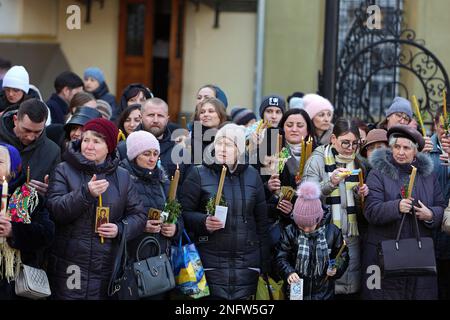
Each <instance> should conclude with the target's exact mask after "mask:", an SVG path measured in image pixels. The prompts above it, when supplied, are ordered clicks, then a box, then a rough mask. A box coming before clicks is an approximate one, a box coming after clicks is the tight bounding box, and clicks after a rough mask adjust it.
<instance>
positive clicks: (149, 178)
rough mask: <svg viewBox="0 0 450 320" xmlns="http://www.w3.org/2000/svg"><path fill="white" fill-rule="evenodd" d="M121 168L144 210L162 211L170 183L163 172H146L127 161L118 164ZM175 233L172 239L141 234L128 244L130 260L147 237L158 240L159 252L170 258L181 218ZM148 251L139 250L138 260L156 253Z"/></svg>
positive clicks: (158, 170) (178, 233) (177, 236)
mask: <svg viewBox="0 0 450 320" xmlns="http://www.w3.org/2000/svg"><path fill="white" fill-rule="evenodd" d="M120 165H121V166H122V167H123V168H125V169H127V170H128V172H129V173H130V174H131V177H132V179H133V181H134V185H135V186H136V191H137V193H138V195H139V197H140V199H141V200H142V202H143V205H144V210H145V212H147V213H148V211H149V209H150V208H154V209H158V210H161V211H162V210H163V209H164V205H165V203H166V199H167V197H168V194H169V187H170V182H169V179H167V176H166V173H165V172H164V170H161V169H159V168H158V167H156V168H155V169H154V170H148V169H143V168H140V167H138V166H137V165H136V164H135V163H133V162H129V161H128V160H127V159H124V160H122V162H121V164H120ZM176 227H177V231H176V232H175V235H174V236H173V237H172V238H170V239H169V238H166V237H164V236H163V235H162V234H160V233H146V232H144V233H142V234H141V235H140V236H138V237H137V238H136V239H133V240H132V241H130V242H129V243H128V253H129V255H130V256H131V258H134V257H136V250H137V247H138V245H139V243H140V242H141V240H142V239H143V238H145V237H147V236H149V235H151V236H153V237H155V238H156V239H158V242H159V245H160V246H161V252H162V253H166V254H167V256H168V257H169V258H170V247H171V245H172V244H173V243H172V241H175V242H176V241H177V240H179V237H180V235H181V232H182V231H183V218H182V217H180V218H179V219H178V221H177V223H176ZM146 249H149V250H141V255H140V258H141V259H142V258H147V257H149V256H153V255H155V254H156V253H155V252H154V251H153V250H151V248H146Z"/></svg>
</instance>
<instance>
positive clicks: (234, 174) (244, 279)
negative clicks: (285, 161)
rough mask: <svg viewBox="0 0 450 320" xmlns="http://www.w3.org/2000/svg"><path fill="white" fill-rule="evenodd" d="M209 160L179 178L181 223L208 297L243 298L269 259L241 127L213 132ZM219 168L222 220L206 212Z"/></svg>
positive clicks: (262, 210) (262, 208) (259, 195)
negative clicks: (197, 259) (190, 241)
mask: <svg viewBox="0 0 450 320" xmlns="http://www.w3.org/2000/svg"><path fill="white" fill-rule="evenodd" d="M214 159H215V161H214V163H213V164H203V165H200V166H196V167H193V168H192V169H191V170H190V173H189V175H188V176H187V178H186V180H185V181H184V183H183V186H182V190H181V192H180V202H181V205H182V207H183V218H184V223H185V228H186V230H187V231H188V232H189V233H190V234H192V235H193V240H194V242H195V244H196V246H197V248H198V250H199V253H200V258H201V260H202V263H203V266H204V268H205V270H206V280H207V282H208V285H209V288H210V292H211V296H210V297H209V298H210V299H227V300H242V299H249V298H251V297H252V296H253V295H254V294H255V293H256V286H257V282H258V276H259V272H261V271H266V270H265V269H266V265H265V262H268V261H269V259H268V245H267V240H268V239H267V227H268V225H267V207H266V202H265V196H264V195H265V193H264V187H263V183H262V181H261V178H260V176H259V174H258V172H257V170H256V169H255V168H253V167H251V166H249V165H248V164H247V163H246V161H245V130H244V128H243V127H241V126H238V125H236V124H227V125H225V126H224V127H222V128H221V129H220V130H219V131H218V132H217V134H216V138H215V140H214ZM224 167H225V168H226V169H227V170H226V176H225V178H224V184H223V192H222V195H223V197H222V199H223V201H224V202H223V201H222V202H221V205H224V206H226V207H227V208H228V211H227V215H226V219H225V223H223V222H222V221H221V220H220V219H219V218H218V217H216V216H214V215H211V214H208V213H207V211H208V210H207V208H209V209H210V210H209V211H211V206H212V207H213V208H214V199H215V197H216V194H217V193H218V187H219V180H220V177H221V173H222V170H223V168H224ZM210 213H211V212H210ZM263 269H264V270H263Z"/></svg>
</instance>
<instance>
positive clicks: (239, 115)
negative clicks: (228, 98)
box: [231, 108, 256, 126]
mask: <svg viewBox="0 0 450 320" xmlns="http://www.w3.org/2000/svg"><path fill="white" fill-rule="evenodd" d="M231 119H232V121H233V122H234V123H236V124H237V125H240V126H245V125H246V124H247V123H248V122H249V121H250V120H253V119H255V120H256V115H255V114H254V113H253V112H252V111H251V110H249V109H246V108H234V109H233V110H231Z"/></svg>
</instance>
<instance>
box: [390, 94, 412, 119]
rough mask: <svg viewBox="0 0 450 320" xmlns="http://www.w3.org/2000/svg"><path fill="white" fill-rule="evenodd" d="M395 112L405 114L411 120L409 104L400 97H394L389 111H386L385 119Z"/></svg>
mask: <svg viewBox="0 0 450 320" xmlns="http://www.w3.org/2000/svg"><path fill="white" fill-rule="evenodd" d="M396 112H403V113H406V114H407V115H408V117H409V118H410V119H412V117H413V114H412V109H411V102H409V101H408V100H406V99H405V98H402V97H395V98H394V100H393V101H392V104H391V106H390V107H389V109H387V110H386V117H389V116H390V115H391V114H393V113H396Z"/></svg>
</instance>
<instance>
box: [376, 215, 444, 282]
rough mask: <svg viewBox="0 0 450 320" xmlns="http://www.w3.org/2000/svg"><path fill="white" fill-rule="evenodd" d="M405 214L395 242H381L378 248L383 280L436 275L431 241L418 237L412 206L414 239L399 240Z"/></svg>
mask: <svg viewBox="0 0 450 320" xmlns="http://www.w3.org/2000/svg"><path fill="white" fill-rule="evenodd" d="M406 216H407V214H404V215H403V217H402V221H401V223H400V227H399V230H398V232H397V237H396V239H395V240H385V241H381V244H380V247H379V258H380V266H381V268H382V273H383V277H384V278H389V277H401V276H426V275H436V273H437V271H436V258H435V255H434V245H433V240H432V239H431V238H429V237H420V233H419V225H418V223H417V217H416V212H415V210H414V206H413V208H412V216H413V218H412V219H414V229H415V238H408V239H400V233H401V231H402V228H403V224H404V222H405V219H406Z"/></svg>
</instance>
